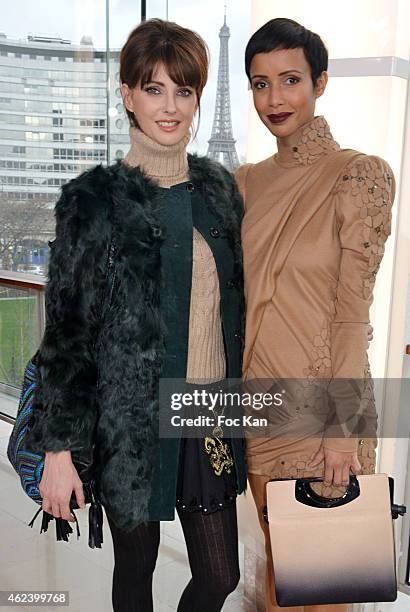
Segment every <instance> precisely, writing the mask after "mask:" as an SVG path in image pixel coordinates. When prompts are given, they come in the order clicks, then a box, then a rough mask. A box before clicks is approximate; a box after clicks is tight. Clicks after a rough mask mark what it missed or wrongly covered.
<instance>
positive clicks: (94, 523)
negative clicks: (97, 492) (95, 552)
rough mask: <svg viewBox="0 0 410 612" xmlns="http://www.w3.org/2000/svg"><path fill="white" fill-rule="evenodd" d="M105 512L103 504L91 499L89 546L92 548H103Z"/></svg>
mask: <svg viewBox="0 0 410 612" xmlns="http://www.w3.org/2000/svg"><path fill="white" fill-rule="evenodd" d="M102 524H103V512H102V507H101V504H99V503H98V502H96V501H94V499H93V500H92V501H91V505H90V509H89V511H88V525H89V531H88V546H89V547H90V548H101V544H102V543H103V530H102Z"/></svg>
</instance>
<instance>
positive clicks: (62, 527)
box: [28, 508, 80, 542]
mask: <svg viewBox="0 0 410 612" xmlns="http://www.w3.org/2000/svg"><path fill="white" fill-rule="evenodd" d="M41 511H42V508H39V510H38V511H37V512H36V514H35V515H34V517H33V518H32V519H31V521H30V522H29V524H28V525H29V527H33V525H34V521H35V520H36V518H37V517H38V515H39V514H40V512H41ZM71 513H72V515H73V516H74V519H75V522H76V526H77V540H78V539H79V537H80V527H79V525H78V521H77V517H76V515H75V514H74V512H73V510H71ZM53 519H54V516H53V515H52V514H49V513H48V512H45V511H43V520H42V521H41V529H40V533H43V531H44V532H46V531H47V530H48V524H49V523H50V521H52V520H53ZM55 522H56V537H57V540H60V541H61V540H64V541H65V542H68V538H69V535H70V533H73V530H72V529H71V526H70V523H69V522H68V521H66V520H65V519H62V518H61V517H59V518H57V519H55Z"/></svg>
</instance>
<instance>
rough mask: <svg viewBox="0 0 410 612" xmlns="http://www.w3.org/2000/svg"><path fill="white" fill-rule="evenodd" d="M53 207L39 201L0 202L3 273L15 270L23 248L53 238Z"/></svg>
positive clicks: (2, 200) (43, 242)
mask: <svg viewBox="0 0 410 612" xmlns="http://www.w3.org/2000/svg"><path fill="white" fill-rule="evenodd" d="M53 209H54V205H53V204H52V203H51V202H47V201H44V200H42V199H33V200H14V201H13V200H9V199H8V198H7V197H3V198H0V262H1V266H0V267H2V268H3V269H5V270H12V269H15V268H16V267H17V266H18V265H19V264H20V263H21V259H22V254H23V251H24V246H25V245H26V246H27V244H28V243H29V242H31V243H33V244H35V245H38V246H39V245H41V244H43V245H44V244H46V243H47V241H48V240H51V239H52V238H53V237H54V227H55V221H54V212H53Z"/></svg>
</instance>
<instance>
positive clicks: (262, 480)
mask: <svg viewBox="0 0 410 612" xmlns="http://www.w3.org/2000/svg"><path fill="white" fill-rule="evenodd" d="M327 61H328V56H327V50H326V48H325V46H324V44H323V42H322V40H321V39H320V37H319V36H318V35H317V34H314V33H312V32H310V31H309V30H306V29H305V28H304V27H303V26H301V25H299V24H297V23H296V22H294V21H291V20H289V19H274V20H272V21H270V22H268V23H267V24H265V25H264V26H263V27H262V28H261V29H260V30H258V31H257V32H256V33H255V34H254V35H253V36H252V38H251V39H250V41H249V43H248V46H247V50H246V56H245V64H246V71H247V74H248V77H249V81H250V84H251V87H252V91H253V98H254V104H255V108H256V110H257V112H258V114H259V117H260V119H261V120H262V122H263V123H264V124H265V126H266V127H267V128H268V130H269V131H270V132H271V133H272V135H273V136H275V138H276V141H277V148H278V152H277V153H276V154H275V155H273V156H271V157H269V158H268V159H266V160H264V161H262V162H260V163H257V164H247V165H245V166H243V167H241V168H240V169H239V170H238V172H237V177H236V178H237V181H238V183H239V187H240V190H241V193H242V195H243V198H244V201H245V211H246V212H245V217H244V220H243V225H242V240H243V249H244V274H245V295H246V300H247V321H246V343H245V353H244V364H243V368H244V378H245V380H248V381H249V380H253V379H270V380H278V379H298V382H299V385H298V384H297V382H295V384H294V385H293V386H292V394H293V395H292V401H289V402H287V404H286V407H284V408H282V410H281V411H277V412H276V414H275V415H274V418H276V420H277V422H276V424H274V425H275V427H276V429H274V430H273V431H274V432H275V433H274V435H270V436H269V437H258V438H255V437H249V438H248V440H247V458H248V470H249V481H250V485H251V489H252V492H253V496H254V499H255V503H256V506H257V510H258V517H259V520H260V524H261V527H262V529H263V531H264V534H265V539H266V551H267V558H268V563H267V580H266V610H267V612H272V611H273V610H280V609H282V608H279V607H278V605H277V601H276V596H275V585H274V578H273V570H272V554H271V548H270V542H269V533H268V528H267V525H266V523H265V522H264V519H263V516H262V510H263V507H264V505H265V504H266V483H267V481H269V480H270V479H272V478H280V477H282V478H283V477H285V478H286V477H288V478H294V477H308V476H324V482H323V483H317V484H316V485H314V486H316V490H317V491H318V492H319V493H321V494H322V495H324V496H327V497H334V496H339V495H340V494H341V493H342V492H344V491H345V488H346V485H347V484H348V482H349V474H350V473H354V474H359V473H362V474H368V473H373V472H374V470H375V454H376V453H375V448H376V445H377V438H376V433H375V432H376V429H375V426H374V421H375V408H374V401H373V399H372V392H371V381H370V380H369V379H370V370H369V364H368V359H367V346H368V338H367V332H368V324H369V308H370V305H371V302H372V299H373V287H374V283H375V278H376V273H377V270H378V267H379V265H380V262H381V259H382V256H383V252H384V243H385V241H386V239H387V237H388V235H389V233H390V219H391V212H390V210H391V205H392V202H393V198H394V191H395V185H394V177H393V173H392V171H391V169H390V167H389V166H388V164H387V163H386V162H385V161H384V160H382V159H380V158H378V157H375V156H373V155H370V156H369V155H365V154H362V153H359V152H357V151H353V150H350V149H341V148H340V146H339V144H338V143H337V142H336V141H335V140H334V138H333V136H332V134H331V132H330V128H329V126H328V124H327V122H326V120H325V118H324V117H322V116H319V117H317V116H315V103H316V100H317V98H319V97H320V96H321V95H322V94H323V93H324V91H325V88H326V84H327V79H328V77H327V72H326V70H327ZM319 379H326V380H327V381H329V380H330V384H329V388H331V389H332V391H333V397H332V399H333V402H332V403H331V405H332V406H333V415H330V418H328V417H329V414H330V413H329V403H328V404H327V405H324V403H323V401H320V400H319V398H318V397H317V396H315V392H316V391H315V389H317V386H315V384H314V383H315V382H316V381H319ZM341 379H344V380H345V381H346V379H347V380H348V381H350V382H351V384H349V382H348V383H347V386H346V383H344V386H343V384H342V386H341V387H340V386H338V381H341ZM283 383H285V381H283ZM325 408H326V410H327V411H328V415H327V416H326V417H324V415H325ZM359 413H362V414H363V415H364V418H366V417H367V419H366V422H367V424H368V429H367V432H368V435H361V434H360V433H359V434H357V430H355V428H354V426H352V422H353V423H357V415H358V414H359ZM312 417H313V418H312ZM300 419H302V420H300ZM324 420H326V424H325V425H322V426H321V427H322V430H321V433H320V435H319V427H318V424H320V423H321V422H322V423H323V422H324ZM295 423H299V424H300V423H302V426H301V427H298V429H297V430H292V429H289V428H288V427H287V426H288V425H289V424H295ZM341 424H342V425H341ZM343 425H346V427H344V426H343ZM271 431H272V430H271ZM289 432H290V433H289ZM352 432H353V433H352ZM295 562H297V561H296V560H295ZM346 602H349V593H348V592H346ZM286 609H287V610H292V611H293V612H302V611H303V610H305V611H308V610H309V611H310V612H319V611H320V610H323V611H325V610H326V611H327V612H330V611H332V612H333V611H336V610H337V611H340V612H342V611H346V610H347V603H346V605H345V604H338V605H327V606H322V605H316V606H304V607H303V606H302V607H291V608H286Z"/></svg>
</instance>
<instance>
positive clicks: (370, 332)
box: [367, 325, 374, 342]
mask: <svg viewBox="0 0 410 612" xmlns="http://www.w3.org/2000/svg"><path fill="white" fill-rule="evenodd" d="M373 331H374V330H373V327H372V326H371V325H368V326H367V342H371V341H372V340H373Z"/></svg>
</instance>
